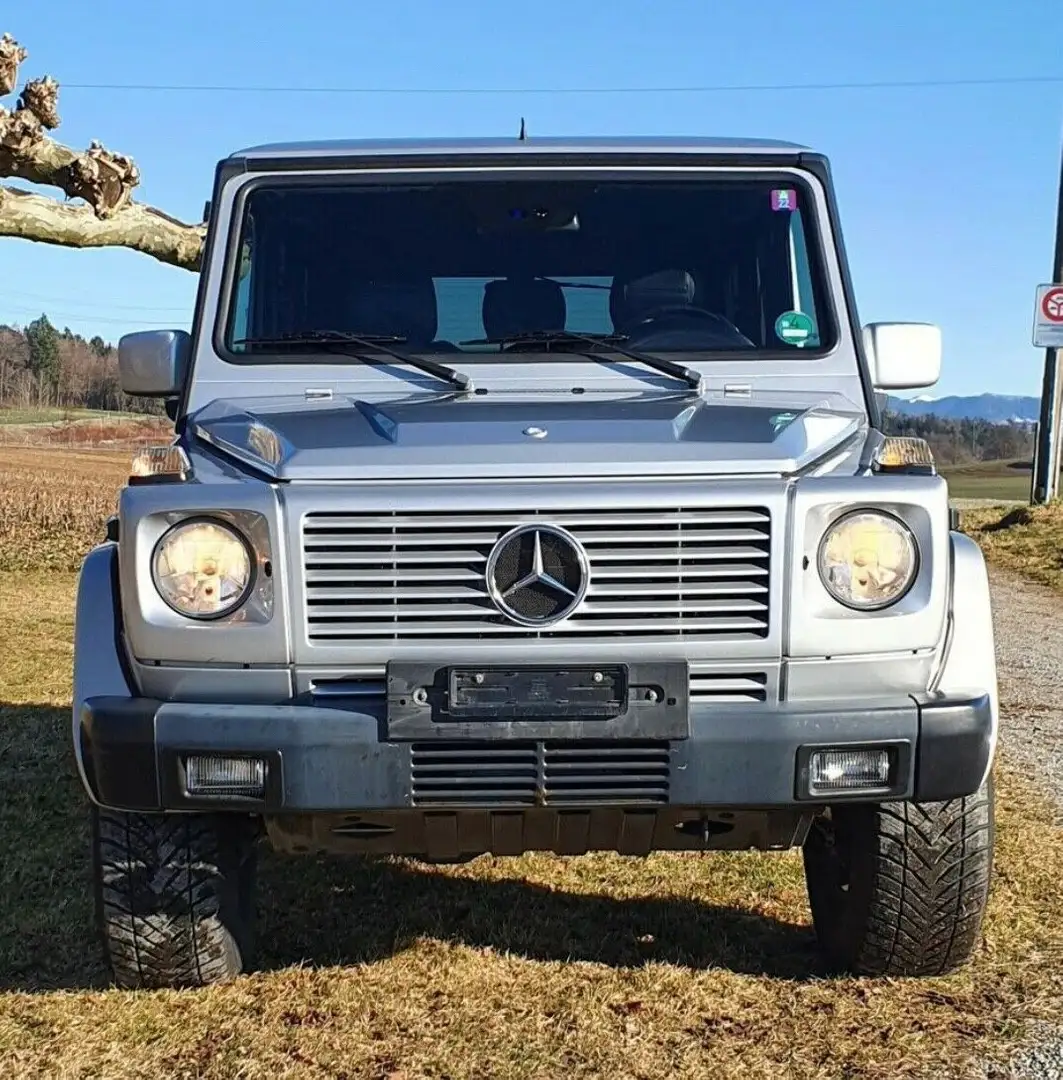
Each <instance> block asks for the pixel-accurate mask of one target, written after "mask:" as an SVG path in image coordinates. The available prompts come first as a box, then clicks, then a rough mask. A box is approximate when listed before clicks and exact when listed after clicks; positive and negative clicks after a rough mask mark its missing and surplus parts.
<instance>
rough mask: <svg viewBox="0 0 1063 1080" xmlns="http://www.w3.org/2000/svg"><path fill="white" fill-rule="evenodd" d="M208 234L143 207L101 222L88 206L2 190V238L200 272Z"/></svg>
mask: <svg viewBox="0 0 1063 1080" xmlns="http://www.w3.org/2000/svg"><path fill="white" fill-rule="evenodd" d="M206 231H207V230H206V226H205V225H186V224H185V223H184V222H181V221H177V220H175V219H174V218H171V217H169V216H167V215H166V214H164V213H162V212H161V211H159V210H155V209H153V208H152V207H150V206H144V205H142V204H141V203H130V204H129V205H128V206H127V207H126V208H125V209H124V210H122V211H120V212H119V213H117V214H113V215H112V216H110V217H107V218H99V217H97V216H96V215H95V214H94V213H93V212H92V209H91V208H90V207H88V206H75V205H70V204H64V203H61V202H58V201H56V200H55V199H49V198H47V197H46V196H44V195H31V194H29V193H28V192H25V191H16V190H15V189H13V188H10V187H4V186H3V185H0V236H13V237H19V238H21V239H22V240H36V241H39V242H41V243H44V244H58V245H60V246H61V247H71V248H95V247H124V248H130V249H131V250H133V251H139V252H142V253H143V254H145V255H151V256H153V257H154V258H156V259H158V260H159V261H160V262H164V263H168V264H169V265H170V266H179V267H181V269H183V270H198V269H199V266H200V258H201V256H202V253H203V239H204V237H205V235H206Z"/></svg>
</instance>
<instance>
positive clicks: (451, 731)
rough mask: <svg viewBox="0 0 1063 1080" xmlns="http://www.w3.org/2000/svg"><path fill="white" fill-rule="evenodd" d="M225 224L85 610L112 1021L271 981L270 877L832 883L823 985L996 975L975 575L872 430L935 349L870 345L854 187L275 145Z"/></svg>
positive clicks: (220, 200)
mask: <svg viewBox="0 0 1063 1080" xmlns="http://www.w3.org/2000/svg"><path fill="white" fill-rule="evenodd" d="M209 217H210V223H209V234H208V239H207V244H206V249H205V254H204V260H203V266H202V274H201V280H200V285H199V292H198V296H197V299H196V305H195V314H194V319H193V325H192V332H191V334H188V333H185V332H183V331H165V332H159V331H151V332H147V333H142V334H133V335H130V336H128V337H126V338H124V339H123V340H122V342H121V346H120V364H121V377H122V382H123V386H124V389H125V390H126V391H127V392H129V393H131V394H136V395H154V396H157V397H161V398H165V399H166V401H167V408H168V410H169V413H170V416H171V418H172V419H173V420H174V424H175V432H176V437H175V439H174V441H173V443H172V445H168V446H160V447H155V448H151V449H149V450H146V451H144V452H142V453H138V454H137V456H136V457H135V459H134V462H133V466H132V468H131V471H130V477H129V482H128V484H127V486H125V487H124V489H123V490H122V493H121V497H120V502H119V509H118V513H117V515H116V516H115V517H114V518H113V519H112V520H111V521H110V522H109V524H108V536H107V539H106V542H104V543H101V545H100V546H99V547H97V548H96V549H95V550H94V551H92V552H91V553H90V554H89V556H88V557H87V559H86V561H85V564H84V567H83V571H82V574H81V578H80V585H79V592H78V599H77V634H76V653H75V697H74V709H73V741H74V750H75V753H76V757H77V762H78V767H79V769H80V773H81V778H82V780H83V782H84V786H85V790H86V791H87V793H88V796H89V799H90V800H91V803H92V817H93V822H94V860H95V873H96V882H97V902H98V906H99V916H100V923H101V926H102V927H103V935H104V946H105V949H106V953H107V956H108V959H109V962H110V964H111V968H112V971H113V975H114V978H115V979H116V981H117V982H118V983H119V984H121V985H125V986H173V985H189V984H203V983H209V982H214V981H217V980H221V979H225V978H229V977H232V976H234V975H235V974H237V973H239V972H241V971H244V970H247V969H248V968H249V967H250V966H251V965H252V964H253V934H252V929H253V926H252V923H253V918H252V911H253V906H252V889H253V880H254V874H253V870H254V863H255V852H256V850H257V847H258V843H259V841H260V840H261V839H262V838H263V837H265V838H266V839H267V840H268V842H269V843H270V844H271V845H272V847H273V848H274V849H276V850H277V851H281V852H285V853H290V854H298V853H316V852H331V853H351V854H378V855H402V856H408V857H415V858H422V859H428V860H433V861H457V860H463V859H468V858H472V857H475V856H477V855H481V854H484V853H492V854H494V855H517V854H520V853H522V852H524V851H529V850H545V851H552V852H557V853H559V854H562V855H577V854H580V853H583V852H587V851H590V850H611V851H616V852H620V853H621V854H625V855H632V856H644V855H646V854H648V853H650V852H654V851H662V850H667V851H710V850H737V849H748V848H755V849H761V850H783V849H788V848H792V847H801V848H802V851H803V858H804V865H805V870H806V875H807V881H808V891H809V896H810V902H811V909H812V914H813V919H814V922H815V929H816V933H817V935H818V938H819V941H820V942H821V944H822V946H823V951H824V954H825V959H826V961H827V963H828V965H829V966H830V967H832V968H835V969H842V970H849V971H856V972H862V973H870V974H882V975H899V974H937V973H942V972H946V971H949V970H950V969H952V968H954V967H956V966H957V965H959V964H961V963H962V962H964V961H965V960H966V959H967V958H968V957H969V956H970V954H971V953H972V950H973V949H974V947H975V946H976V944H977V941H978V939H979V936H980V931H981V920H982V912H983V910H984V906H985V900H986V894H987V891H988V886H989V877H990V872H991V866H992V851H993V785H992V774H991V767H992V762H993V757H994V751H995V746H996V738H997V725H998V704H997V687H996V670H995V660H994V648H993V631H992V625H991V621H990V603H989V594H988V587H987V578H986V571H985V565H984V562H983V559H982V556H981V553H980V551H979V549H978V547H977V546H976V545H975V544H974V543H972V541H971V540H969V539H968V538H967V537H965V536H964V535H962V534H961V533H959V532H958V531H956V528H955V521H954V520H953V519H952V518H951V517H950V509H949V503H948V492H947V487H946V483H945V481H944V480H943V479H942V478H941V477H940V476H938V475H937V474H936V472H935V469H934V463H933V458H932V456H931V454H930V452H929V450H928V448H927V446H926V445H925V444H924V443H922V442H921V441H919V440H910V439H896V438H891V437H888V436H887V435H885V434H884V433H883V431H882V430H881V420H880V409H881V404H882V398H881V395H882V394H883V393H884V392H885V391H888V390H891V389H900V388H915V387H922V386H928V385H931V384H933V383H934V382H935V381H936V380H937V378H938V374H939V369H940V356H941V341H940V335H939V332H938V330H937V329H936V328H935V327H933V326H928V325H925V324H902V323H880V324H874V325H871V326H867V327H863V328H862V327H861V325H860V323H859V322H858V319H857V313H856V304H855V300H854V296H853V290H852V286H851V284H850V280H849V275H848V270H847V265H846V259H845V254H844V251H843V247H842V241H841V233H840V226H839V220H838V212H837V208H836V205H835V199H834V193H833V188H832V184H831V179H830V172H829V167H828V164H827V161H826V159H825V158H824V157H823V156H822V155H820V154H817V153H812V152H810V151H808V150H806V149H804V148H802V147H799V146H794V145H790V144H787V143H777V142H766V141H750V142H743V143H734V142H722V141H718V140H710V139H703V140H678V141H677V140H651V139H639V140H634V139H633V140H592V139H588V140H535V139H519V140H517V139H514V140H470V141H445V142H433V141H419V142H354V143H351V142H337V143H319V144H295V145H275V146H265V147H258V148H255V149H250V150H245V151H241V152H239V153H236V154H234V155H233V156H231V157H229V158H227V159H225V160H223V161H222V162H221V163H220V164H219V166H218V169H217V172H216V176H215V182H214V191H213V197H212V200H211V203H210V215H209ZM706 872H707V873H709V872H711V871H710V870H709V868H708V867H706ZM352 917H354V918H357V914H356V913H353V914H352Z"/></svg>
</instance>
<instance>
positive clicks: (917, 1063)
mask: <svg viewBox="0 0 1063 1080" xmlns="http://www.w3.org/2000/svg"><path fill="white" fill-rule="evenodd" d="M127 464H128V452H121V453H117V454H110V453H101V452H99V451H81V452H67V451H57V450H45V451H42V450H32V451H26V450H22V449H16V448H10V447H6V448H5V447H0V1076H3V1077H5V1078H6V1077H22V1076H25V1077H90V1076H91V1077H134V1076H136V1077H212V1078H213V1077H218V1078H221V1077H226V1078H228V1077H241V1078H249V1080H250V1078H266V1077H270V1078H272V1077H300V1078H301V1077H346V1078H348V1080H414V1078H433V1080H444V1078H446V1080H472V1078H477V1080H480V1078H489V1077H490V1078H496V1077H497V1078H500V1080H522V1078H532V1077H535V1078H539V1077H548V1078H553V1077H560V1076H564V1077H567V1078H571V1080H576V1078H584V1077H609V1078H616V1080H621V1078H630V1080H634V1078H642V1080H650V1078H653V1080H656V1078H665V1077H667V1078H695V1077H696V1078H706V1077H714V1078H715V1077H721V1078H726V1077H773V1078H774V1077H797V1078H804V1077H808V1078H831V1080H836V1078H840V1077H848V1078H861V1080H864V1078H868V1080H873V1078H877V1077H883V1078H885V1077H891V1078H892V1077H904V1076H911V1077H929V1076H966V1075H982V1076H984V1075H985V1073H984V1072H983V1073H981V1074H979V1073H977V1072H973V1071H969V1069H973V1068H974V1064H973V1063H974V1062H975V1061H977V1060H986V1059H996V1060H1002V1059H1003V1058H1004V1056H1005V1055H1006V1054H1007V1053H1008V1052H1009V1050H1010V1049H1012V1048H1013V1047H1015V1046H1016V1045H1018V1044H1019V1043H1021V1042H1022V1041H1023V1040H1024V1038H1025V1037H1026V1035H1027V1032H1028V1026H1027V1025H1029V1024H1030V1023H1031V1022H1034V1021H1036V1020H1038V1019H1051V1018H1053V1016H1055V1017H1056V1018H1057V1019H1058V1010H1059V1002H1060V1000H1061V999H1063V964H1061V963H1060V961H1061V959H1063V891H1061V890H1060V888H1059V882H1060V881H1061V880H1063V831H1061V830H1060V829H1059V828H1058V826H1057V825H1054V824H1053V820H1052V816H1051V812H1050V809H1049V807H1048V806H1047V804H1046V802H1045V801H1044V800H1043V799H1042V798H1041V797H1040V795H1039V794H1037V793H1036V792H1034V791H1031V790H1029V789H1028V788H1027V787H1026V786H1025V783H1024V781H1022V780H1021V779H1020V777H1019V776H1018V775H1017V774H1016V772H1015V771H1013V770H1012V769H1010V768H1009V767H1008V766H1007V763H1006V762H1003V763H1002V765H1001V767H1000V768H999V770H998V793H999V801H998V830H999V833H998V849H997V869H996V874H995V879H994V885H993V891H992V896H991V908H990V912H989V915H988V919H987V923H986V928H985V943H984V947H983V948H982V949H981V951H980V953H979V955H978V957H977V959H976V960H975V962H973V963H972V964H971V965H970V966H969V967H968V968H967V969H965V970H964V971H962V972H961V973H959V974H956V975H954V976H951V977H947V978H941V979H931V980H921V981H905V980H882V981H875V980H863V979H848V978H843V979H836V978H828V977H826V976H825V975H824V974H823V973H822V971H821V970H820V968H819V966H818V965H819V961H818V958H817V953H816V950H815V948H814V940H813V936H812V931H811V929H810V921H809V913H808V906H807V902H806V899H805V894H804V884H803V878H802V874H801V865H800V858H799V856H798V854H797V853H796V852H790V853H786V854H781V855H779V854H776V855H762V854H738V855H715V856H706V857H699V856H693V857H692V856H686V855H659V856H654V857H651V858H649V859H646V860H631V859H623V858H621V857H619V856H610V855H599V856H590V857H582V858H577V859H565V858H561V857H554V856H545V855H536V856H528V857H524V858H521V859H515V860H505V859H481V860H477V861H474V862H472V863H470V864H468V865H466V866H464V867H443V868H430V867H426V866H423V865H420V864H418V863H416V862H408V861H404V860H399V859H393V860H387V859H385V860H367V861H364V862H362V861H353V860H352V861H329V860H304V859H300V860H283V859H281V858H279V857H276V856H273V855H271V854H269V853H265V854H264V861H263V868H262V875H261V876H262V880H261V892H260V901H259V909H260V913H259V933H260V936H261V942H262V951H263V956H262V958H261V970H260V971H259V972H258V973H256V974H254V975H251V976H248V977H245V978H242V979H240V980H238V981H237V982H235V983H233V984H230V985H228V986H224V987H219V988H215V989H212V990H209V991H189V992H155V993H128V992H120V991H116V990H113V989H109V988H108V987H107V986H106V982H105V979H104V974H103V971H102V969H101V966H100V961H99V949H98V946H97V943H96V941H95V938H94V932H93V924H92V902H91V893H90V887H89V878H88V850H89V849H88V828H87V814H86V803H85V800H84V797H83V795H82V792H81V788H80V783H79V781H78V779H77V777H76V775H75V771H74V766H73V760H72V756H71V753H70V749H69V738H70V737H69V730H70V712H69V702H70V667H71V653H72V647H71V633H72V601H73V593H74V583H75V573H74V572H75V570H76V567H77V565H78V563H79V561H80V558H81V555H82V554H83V552H84V551H85V550H87V548H88V547H89V546H90V545H91V544H94V543H96V542H97V541H98V539H99V537H100V536H101V534H102V526H103V519H104V518H105V517H106V516H107V515H108V514H109V513H111V512H112V510H113V507H114V501H115V494H116V490H117V486H118V485H119V484H120V483H121V480H122V478H123V476H124V475H125V469H126V466H127ZM1001 516H1002V513H1000V512H998V514H997V518H998V519H999V518H1000V517H1001ZM986 520H987V521H989V523H990V524H992V520H991V519H986ZM981 521H982V519H980V518H979V519H977V520H976V521H975V526H974V527H977V528H982V524H981ZM1023 527H1024V528H1025V527H1028V526H1023ZM1032 527H1034V528H1038V527H1040V526H1039V519H1037V521H1035V522H1034V523H1033V526H1032ZM1005 531H1006V530H998V531H997V534H1000V533H1002V532H1005ZM980 538H981V537H980ZM996 543H997V544H998V547H996V548H993V547H991V548H990V551H991V554H993V553H994V552H996V554H993V557H1002V556H1000V552H1001V551H1003V550H1005V548H1001V547H999V543H1000V541H999V540H998V541H997V542H996ZM1008 550H1010V549H1008ZM1057 552H1058V548H1057ZM1008 557H1010V556H1008ZM990 1075H993V1074H992V1073H991V1074H990ZM998 1075H1001V1076H1003V1075H1005V1074H1004V1073H1000V1074H998Z"/></svg>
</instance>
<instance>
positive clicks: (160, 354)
mask: <svg viewBox="0 0 1063 1080" xmlns="http://www.w3.org/2000/svg"><path fill="white" fill-rule="evenodd" d="M191 353H192V338H191V336H190V335H189V334H188V333H186V332H185V331H184V330H142V331H140V332H139V333H136V334H126V335H125V336H124V337H122V338H121V339H120V340H119V342H118V377H119V380H120V382H121V384H122V389H123V390H124V391H125V393H127V394H134V395H136V396H137V397H175V396H176V395H178V394H180V393H181V390H182V388H183V386H184V381H185V376H186V374H187V373H188V361H189V358H190V356H191Z"/></svg>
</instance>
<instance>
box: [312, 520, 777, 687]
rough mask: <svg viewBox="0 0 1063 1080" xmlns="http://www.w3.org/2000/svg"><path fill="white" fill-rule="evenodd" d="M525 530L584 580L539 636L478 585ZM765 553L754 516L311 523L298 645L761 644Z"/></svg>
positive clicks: (767, 526) (766, 533)
mask: <svg viewBox="0 0 1063 1080" xmlns="http://www.w3.org/2000/svg"><path fill="white" fill-rule="evenodd" d="M534 522H538V523H541V524H550V525H556V526H560V527H561V528H563V529H567V530H568V531H569V532H571V533H572V535H573V536H574V537H575V538H576V539H577V540H578V541H579V542H580V543H581V544H582V545H583V547H584V549H585V550H586V553H587V558H588V561H589V563H590V568H591V569H590V587H589V589H588V590H587V594H586V596H585V598H584V600H583V602H582V604H581V605H580V607H579V608H578V609H577V610H576V611H575V612H574V613H573V614H572V615H570V616H569V617H568V618H567V619H566V620H564V621H563V622H560V623H557V624H556V625H553V626H550V627H548V628H545V629H536V628H529V627H525V626H518V625H516V624H515V623H512V622H510V621H509V620H508V619H506V618H505V617H504V616H503V615H502V614H501V613H500V612H499V611H498V610H497V608H496V607H495V605H494V603H493V602H492V600H491V598H490V596H489V595H488V591H487V586H486V582H485V580H484V576H485V570H486V567H487V560H488V556H489V554H490V552H491V548H492V547H493V545H494V544H495V542H496V541H497V540H498V539H499V537H501V536H502V535H504V534H505V533H506V532H508V531H509V530H510V529H511V528H513V527H515V526H517V525H522V524H528V523H534ZM770 547H771V517H770V514H769V512H768V511H767V510H766V509H763V508H760V507H728V508H724V509H720V510H713V509H690V510H687V509H683V508H675V507H665V508H663V509H661V510H654V509H650V510H638V511H618V510H615V509H611V510H604V511H593V510H581V511H556V512H555V511H551V510H541V511H538V512H536V511H530V512H529V511H524V512H506V511H502V512H500V513H497V514H488V513H483V512H474V513H460V512H459V513H451V512H440V511H418V512H410V511H398V512H396V513H395V514H387V513H381V512H380V511H374V512H371V513H367V514H365V515H360V514H353V513H349V512H343V513H309V514H307V515H305V517H304V519H303V529H302V559H303V573H304V581H303V584H304V590H305V592H304V595H305V601H306V629H307V636H308V640H309V641H310V642H322V643H328V644H330V645H333V646H335V645H338V644H343V643H344V642H349V643H351V644H359V643H367V642H369V641H371V640H372V641H377V642H386V641H389V640H390V641H397V640H402V641H407V642H412V641H417V640H419V639H420V640H424V641H438V640H439V639H441V638H443V637H448V638H450V639H451V640H452V641H454V642H462V641H466V642H468V641H477V640H485V639H509V640H513V639H521V638H528V639H534V638H544V639H563V638H580V639H584V640H586V639H587V638H588V637H593V636H595V635H597V636H599V637H615V636H625V635H627V636H635V637H639V638H643V639H645V638H660V637H665V636H667V637H676V636H678V637H680V638H683V639H684V640H687V639H691V638H693V639H720V638H722V639H750V638H764V637H766V636H767V634H768V626H769V596H770ZM737 692H739V693H741V692H742V691H741V689H740V690H739V691H737Z"/></svg>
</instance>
